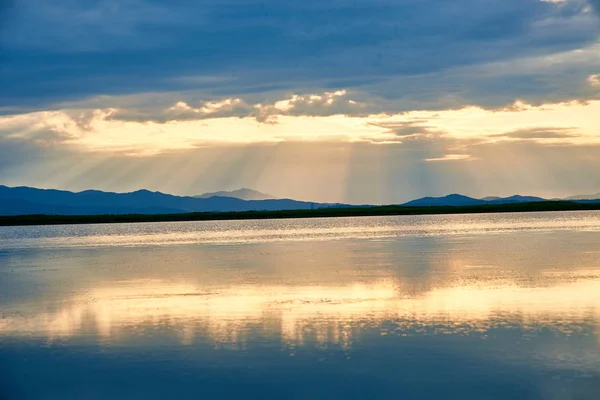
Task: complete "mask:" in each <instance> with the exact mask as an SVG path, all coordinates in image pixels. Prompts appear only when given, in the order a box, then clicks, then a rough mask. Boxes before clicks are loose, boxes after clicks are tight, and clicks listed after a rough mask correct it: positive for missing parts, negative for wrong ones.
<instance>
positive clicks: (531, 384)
mask: <svg viewBox="0 0 600 400" xmlns="http://www.w3.org/2000/svg"><path fill="white" fill-rule="evenodd" d="M169 397H170V398H190V397H194V398H239V397H244V398H277V399H280V398H284V399H287V398H302V399H320V398H390V399H400V398H406V399H438V398H440V399H478V400H479V399H506V398H513V399H551V400H563V399H594V400H597V399H599V398H600V213H599V212H573V213H535V214H502V215H476V216H468V215H464V216H418V217H374V218H341V219H333V218H332V219H317V220H271V221H244V222H237V221H229V222H189V223H156V224H153V223H149V224H121V225H80V226H53V227H52V226H51V227H8V228H7V227H4V228H2V227H0V398H3V399H4V398H7V399H13V398H14V399H27V398H32V399H44V398H49V399H55V398H57V399H58V398H60V399H64V398H91V399H96V398H140V399H154V398H156V399H162V398H169Z"/></svg>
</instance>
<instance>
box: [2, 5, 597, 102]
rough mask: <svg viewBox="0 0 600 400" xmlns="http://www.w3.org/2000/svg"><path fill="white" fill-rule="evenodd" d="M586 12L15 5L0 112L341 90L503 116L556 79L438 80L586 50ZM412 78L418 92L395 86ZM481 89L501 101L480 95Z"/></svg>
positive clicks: (6, 33)
mask: <svg viewBox="0 0 600 400" xmlns="http://www.w3.org/2000/svg"><path fill="white" fill-rule="evenodd" d="M591 4H594V5H597V1H596V0H594V1H593V2H592V3H591ZM581 12H582V11H581V10H580V8H577V7H566V6H559V5H556V4H552V3H548V2H542V1H540V0H505V1H494V0H460V1H452V2H449V1H446V0H419V1H417V0H408V1H403V2H398V1H389V0H369V1H367V0H353V1H335V2H331V1H325V2H323V1H313V0H311V1H302V2H281V1H276V0H264V1H261V2H255V1H248V0H222V1H211V0H203V1H191V0H187V1H159V0H128V1H114V0H109V1H102V2H100V1H91V2H90V1H87V2H84V1H76V0H57V1H52V2H47V1H42V0H37V1H36V0H20V1H15V6H14V7H13V8H12V9H11V10H10V11H9V12H8V13H6V17H5V19H6V20H7V21H8V23H7V24H6V25H5V27H4V29H3V39H4V40H3V41H2V48H1V49H0V50H1V51H0V52H1V53H2V54H3V59H2V64H1V65H0V69H1V70H0V80H1V82H0V83H1V84H2V87H3V90H2V94H1V95H0V108H2V107H4V108H5V109H6V108H11V109H12V110H17V109H27V108H39V107H49V106H52V105H56V104H57V103H61V102H64V101H73V100H79V99H83V98H89V97H93V96H98V95H127V94H133V93H149V92H171V91H178V92H185V93H187V95H190V96H199V97H202V99H203V100H205V101H206V100H209V99H212V98H215V97H230V96H233V97H244V98H245V99H246V97H247V95H254V94H257V93H265V92H270V91H283V92H289V91H293V92H298V93H318V92H321V91H324V90H325V89H327V88H334V89H337V88H342V87H356V88H361V90H364V91H365V92H369V93H372V94H375V95H381V96H383V97H390V98H412V97H414V98H418V99H419V101H421V102H423V103H424V104H430V105H431V104H432V103H435V102H437V101H438V99H439V98H440V97H443V96H444V95H445V94H446V93H447V92H448V91H449V90H450V92H456V91H457V90H458V91H459V92H460V96H455V97H454V101H455V103H456V102H457V103H461V102H463V103H473V102H477V103H481V104H495V105H497V104H498V103H499V104H502V103H503V102H504V101H505V98H506V97H512V98H513V99H514V98H515V97H521V98H523V97H525V98H526V97H527V95H531V96H533V95H536V96H537V95H543V94H544V93H546V94H547V93H555V92H556V91H555V87H553V86H552V85H551V84H549V83H548V82H551V81H552V80H553V78H554V77H555V76H556V77H560V76H564V74H562V75H561V74H560V73H559V72H560V71H559V72H556V71H554V72H552V74H551V76H547V77H546V78H547V81H544V80H538V81H537V82H535V83H534V84H530V85H529V84H526V82H523V81H527V78H523V77H522V76H512V77H497V76H496V77H494V76H486V77H481V79H480V80H479V81H478V82H475V81H473V80H472V79H467V78H465V77H462V78H461V77H458V78H456V79H457V80H456V81H455V82H454V83H452V85H454V88H449V87H445V86H441V87H440V86H438V85H436V82H435V81H436V80H439V79H441V78H440V76H447V75H448V74H450V72H451V71H453V70H455V69H456V68H462V67H466V66H470V65H482V64H486V63H490V62H498V61H505V60H512V59H515V58H519V57H525V56H542V55H548V54H555V53H557V52H561V51H568V50H573V49H578V48H581V47H583V46H586V45H589V44H591V43H593V42H594V41H595V40H596V39H597V37H598V33H599V32H600V27H599V26H598V24H597V23H595V22H596V21H595V22H594V23H592V22H590V17H587V16H585V15H583V14H581ZM457 21H460V23H457ZM586 68H587V66H586V67H582V69H581V68H580V69H581V70H578V71H577V72H576V75H577V79H579V78H580V75H581V76H586V75H582V74H583V73H584V72H586V73H587V72H588V71H587V70H586V71H583V69H586ZM563 72H564V71H563ZM416 75H418V76H419V77H420V78H416V81H415V82H417V81H418V85H417V84H411V85H404V83H406V82H401V81H397V80H396V81H394V82H396V83H395V84H390V83H389V82H390V79H397V78H404V79H407V80H412V79H413V78H414V77H415V76H416ZM424 77H425V78H424ZM574 78H575V77H574ZM444 79H445V78H444ZM569 79H571V78H569ZM519 80H521V82H520V81H519ZM482 81H487V82H490V84H489V85H490V88H492V86H494V84H493V83H495V86H496V87H497V88H496V90H498V91H504V92H507V94H506V95H504V94H502V95H501V96H499V97H496V92H495V91H494V90H493V88H492V90H485V91H481V92H477V90H478V89H477V88H478V87H479V86H480V85H481V83H482ZM507 83H508V84H507ZM523 83H525V84H523ZM571 83H572V82H571ZM192 92H194V93H196V94H194V95H192V94H190V93H192ZM187 95H186V96H187ZM568 95H571V93H569V94H568ZM180 100H187V97H185V98H182V99H180ZM263 100H264V99H263ZM5 112H6V111H5Z"/></svg>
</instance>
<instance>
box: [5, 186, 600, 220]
mask: <svg viewBox="0 0 600 400" xmlns="http://www.w3.org/2000/svg"><path fill="white" fill-rule="evenodd" d="M594 197H595V198H594ZM552 200H560V199H552ZM562 200H568V201H576V202H582V203H591V202H598V203H600V193H598V194H596V195H581V196H573V197H568V198H565V199H562ZM537 201H548V200H547V199H543V198H541V197H534V196H520V195H515V196H510V197H504V198H501V197H484V198H481V199H476V198H473V197H468V196H463V195H460V194H451V195H448V196H444V197H423V198H420V199H416V200H412V201H409V202H408V203H404V204H401V205H402V206H407V207H411V206H412V207H430V206H474V205H483V204H510V203H527V202H537ZM329 207H338V208H339V207H369V206H352V205H349V204H340V203H313V202H307V201H298V200H292V199H276V198H273V196H271V195H268V194H265V193H261V192H257V191H255V190H252V189H240V190H235V191H231V192H214V193H205V194H202V195H199V196H174V195H170V194H165V193H161V192H151V191H149V190H138V191H135V192H131V193H112V192H103V191H99V190H85V191H83V192H77V193H75V192H69V191H66V190H55V189H36V188H31V187H23V186H22V187H7V186H3V185H0V215H28V214H49V215H98V214H176V213H188V212H225V211H274V210H307V209H313V208H329Z"/></svg>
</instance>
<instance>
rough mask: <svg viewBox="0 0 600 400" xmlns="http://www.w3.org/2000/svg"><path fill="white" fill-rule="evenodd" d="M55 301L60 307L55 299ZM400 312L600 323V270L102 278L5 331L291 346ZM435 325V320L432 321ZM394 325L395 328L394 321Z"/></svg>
mask: <svg viewBox="0 0 600 400" xmlns="http://www.w3.org/2000/svg"><path fill="white" fill-rule="evenodd" d="M51 308H55V307H54V306H53V307H51ZM385 322H393V325H394V327H395V332H396V333H400V334H403V335H406V334H409V333H410V334H426V333H430V334H451V333H470V332H479V333H484V332H486V331H487V330H489V329H491V328H492V327H498V326H502V325H519V326H520V328H521V329H522V330H524V331H527V330H538V329H540V328H542V327H544V328H545V329H549V330H553V331H556V332H561V333H565V334H570V333H573V331H574V330H575V329H577V328H578V327H579V325H578V324H579V323H580V322H583V323H584V325H585V327H587V328H592V329H593V331H594V332H598V329H599V328H600V279H586V277H585V274H584V277H583V278H582V280H580V281H576V282H568V283H564V284H561V285H557V286H550V287H538V288H520V287H515V286H501V287H486V286H481V287H477V286H473V287H468V286H458V287H450V288H443V289H435V290H431V291H429V292H427V293H426V294H424V295H420V296H416V297H412V296H410V295H407V294H406V292H405V291H404V290H403V288H402V285H401V283H400V282H393V281H382V282H376V283H373V284H371V285H364V284H355V285H349V286H331V287H327V286H305V287H303V286H295V287H284V286H259V285H257V286H251V285H248V286H234V287H230V288H226V289H220V290H213V289H203V288H201V287H196V286H193V285H189V284H186V283H183V282H182V283H170V282H162V281H143V280H141V281H126V282H119V283H118V284H116V285H115V286H111V287H105V288H94V289H93V290H91V291H89V292H85V293H82V294H80V295H77V296H74V297H73V298H71V299H67V300H65V301H63V302H62V304H61V305H60V306H59V308H58V309H55V310H39V309H38V310H35V311H34V312H33V313H32V314H31V315H27V314H25V315H19V316H14V317H7V318H4V319H3V320H2V321H1V323H0V334H1V335H9V336H32V335H33V336H39V337H45V338H49V339H51V340H52V339H56V338H60V337H70V336H77V335H82V334H90V333H94V334H95V335H97V336H99V338H100V339H102V340H103V341H105V342H107V341H108V342H109V341H118V340H119V338H120V337H121V336H124V335H126V334H127V333H131V331H130V328H135V327H144V329H154V328H157V327H158V326H162V327H163V328H164V327H171V328H173V330H174V331H181V332H182V335H183V336H182V338H181V340H182V344H189V343H190V342H191V341H192V339H193V338H194V335H196V333H197V332H198V333H200V334H201V335H202V336H208V337H210V338H211V339H212V340H213V341H214V342H217V343H232V342H243V341H244V335H245V333H246V332H248V331H250V328H251V327H257V326H258V327H259V328H260V331H261V332H262V333H263V334H264V335H266V336H269V337H270V336H280V337H281V338H282V339H283V340H284V341H285V342H286V343H288V344H289V345H291V346H295V345H299V344H303V343H304V342H305V341H306V338H305V334H307V333H310V334H314V335H315V341H316V342H317V343H319V344H321V345H325V346H326V345H327V344H328V343H331V344H336V345H341V346H343V347H348V346H349V343H350V341H351V339H352V335H353V330H354V329H355V328H356V327H357V326H360V327H364V326H366V325H368V326H371V327H376V328H381V326H382V325H383V324H384V323H385ZM430 328H433V329H430ZM386 334H387V329H386Z"/></svg>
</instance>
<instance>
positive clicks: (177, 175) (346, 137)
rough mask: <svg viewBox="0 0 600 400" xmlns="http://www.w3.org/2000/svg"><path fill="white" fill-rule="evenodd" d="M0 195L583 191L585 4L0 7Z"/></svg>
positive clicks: (368, 199) (217, 0) (587, 137)
mask: <svg viewBox="0 0 600 400" xmlns="http://www.w3.org/2000/svg"><path fill="white" fill-rule="evenodd" d="M0 184H4V185H7V186H22V185H26V186H35V187H42V188H59V189H66V190H73V191H80V190H86V189H99V190H107V191H116V192H130V191H134V190H137V189H142V188H145V189H149V190H157V191H161V192H166V193H173V194H179V195H196V194H201V193H204V192H209V191H218V190H234V189H238V188H241V187H248V188H252V189H256V190H259V191H263V192H266V193H269V194H272V195H275V196H280V197H289V198H295V199H300V200H311V201H322V202H345V203H360V204H363V203H371V204H383V203H400V202H404V201H408V200H411V199H413V198H417V197H421V196H442V195H446V194H449V193H463V194H466V195H470V196H474V197H483V196H492V195H493V196H508V195H513V194H516V193H519V194H526V195H538V196H544V197H550V198H552V197H563V196H569V195H575V194H588V193H596V192H598V191H600V0H503V1H497V0H454V1H447V0H335V1H328V0H318V1H317V0H302V1H283V0H264V1H250V0H169V1H166V0H120V1H113V0H104V1H99V0H97V1H93V0H90V1H79V0H54V1H51V2H50V1H44V0H4V1H2V2H0Z"/></svg>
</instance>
